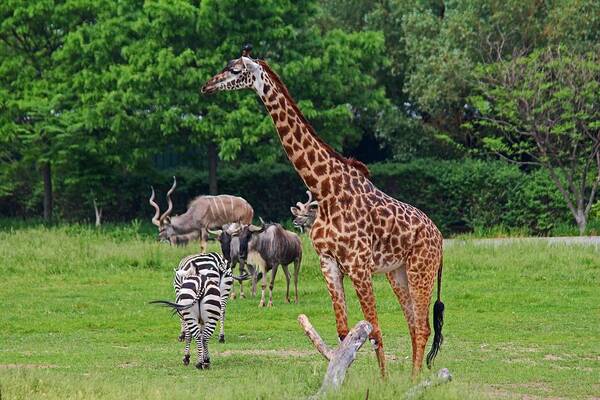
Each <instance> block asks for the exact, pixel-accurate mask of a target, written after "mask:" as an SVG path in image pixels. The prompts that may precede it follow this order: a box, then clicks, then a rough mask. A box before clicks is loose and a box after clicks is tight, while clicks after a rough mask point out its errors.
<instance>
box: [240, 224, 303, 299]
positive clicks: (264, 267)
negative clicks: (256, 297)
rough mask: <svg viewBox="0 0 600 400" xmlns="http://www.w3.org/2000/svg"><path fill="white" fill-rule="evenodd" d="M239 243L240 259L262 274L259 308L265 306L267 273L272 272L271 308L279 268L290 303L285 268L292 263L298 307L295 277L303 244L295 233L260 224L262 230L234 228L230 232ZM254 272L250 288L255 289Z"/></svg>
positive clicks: (251, 227) (248, 227)
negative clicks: (279, 268) (283, 274)
mask: <svg viewBox="0 0 600 400" xmlns="http://www.w3.org/2000/svg"><path fill="white" fill-rule="evenodd" d="M230 231H231V232H232V234H233V235H234V236H238V237H239V240H240V248H239V257H240V259H244V260H247V262H248V264H252V265H254V266H256V267H258V269H259V270H260V271H261V272H262V292H261V298H260V303H259V307H263V306H264V305H265V289H266V287H267V271H269V270H270V271H271V283H270V285H269V303H268V304H267V306H268V307H271V306H272V305H273V284H274V282H275V276H276V274H277V268H278V267H279V265H281V266H282V267H283V272H284V273H285V279H286V281H287V288H286V295H285V299H286V301H287V302H288V303H289V302H290V272H289V270H288V265H289V264H291V263H292V262H293V263H294V290H295V302H296V303H298V273H299V272H300V264H301V262H302V242H301V241H300V237H298V235H296V234H295V233H294V232H290V231H287V230H285V229H283V227H282V226H281V225H280V224H274V223H269V224H265V223H263V224H262V225H261V226H256V225H252V224H237V226H235V227H234V228H232V229H230ZM256 279H257V272H255V273H254V274H253V277H252V286H253V287H256Z"/></svg>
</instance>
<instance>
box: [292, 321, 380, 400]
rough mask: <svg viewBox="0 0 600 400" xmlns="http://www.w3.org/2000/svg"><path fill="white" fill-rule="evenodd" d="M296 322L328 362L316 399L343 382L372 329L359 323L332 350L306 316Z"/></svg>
mask: <svg viewBox="0 0 600 400" xmlns="http://www.w3.org/2000/svg"><path fill="white" fill-rule="evenodd" d="M298 322H299V323H300V325H301V326H302V328H303V329H304V332H305V333H306V336H308V338H309V339H310V340H311V342H312V343H313V344H314V345H315V347H316V348H317V350H318V351H319V353H321V354H322V355H323V357H325V359H326V360H328V361H329V366H328V367H327V373H326V374H325V378H324V379H323V384H322V385H321V389H319V392H318V393H317V397H318V396H320V395H322V394H324V393H325V392H327V391H328V390H331V389H338V388H339V387H340V386H341V385H342V383H343V382H344V378H345V377H346V370H347V369H348V368H349V367H350V365H351V364H352V362H353V361H354V359H355V358H356V353H357V352H358V350H359V349H360V348H361V347H362V345H363V344H364V343H365V341H366V340H367V339H368V337H369V334H370V333H371V331H372V330H373V327H372V326H371V324H369V323H368V322H367V321H360V322H359V323H357V324H356V325H355V326H354V328H352V329H351V330H350V333H348V336H346V338H345V339H344V340H343V341H342V343H340V345H339V347H338V348H337V349H335V350H333V349H331V348H330V347H329V346H327V345H326V344H325V342H324V341H323V339H321V336H320V335H319V334H318V333H317V331H316V330H315V328H314V327H313V326H312V324H311V323H310V321H309V320H308V317H307V316H306V315H304V314H301V315H300V316H298Z"/></svg>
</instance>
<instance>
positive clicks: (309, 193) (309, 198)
mask: <svg viewBox="0 0 600 400" xmlns="http://www.w3.org/2000/svg"><path fill="white" fill-rule="evenodd" d="M306 194H307V195H308V201H307V202H306V204H308V203H310V202H311V201H312V192H311V191H310V190H307V191H306Z"/></svg>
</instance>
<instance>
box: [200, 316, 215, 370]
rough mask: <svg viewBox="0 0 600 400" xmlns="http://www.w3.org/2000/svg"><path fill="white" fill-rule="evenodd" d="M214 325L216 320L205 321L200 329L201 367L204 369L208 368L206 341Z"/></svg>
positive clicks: (213, 329) (208, 358)
mask: <svg viewBox="0 0 600 400" xmlns="http://www.w3.org/2000/svg"><path fill="white" fill-rule="evenodd" d="M216 326H217V321H216V320H209V321H208V322H207V323H205V324H204V328H203V329H202V334H201V337H202V368H204V369H209V368H210V354H209V353H208V341H209V340H210V338H211V336H212V334H213V332H214V331H215V327H216Z"/></svg>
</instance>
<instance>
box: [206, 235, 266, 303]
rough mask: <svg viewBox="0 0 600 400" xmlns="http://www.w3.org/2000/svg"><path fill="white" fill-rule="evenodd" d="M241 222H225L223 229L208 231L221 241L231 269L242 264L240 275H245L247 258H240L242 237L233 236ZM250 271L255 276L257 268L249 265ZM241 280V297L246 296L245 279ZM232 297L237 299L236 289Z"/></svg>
mask: <svg viewBox="0 0 600 400" xmlns="http://www.w3.org/2000/svg"><path fill="white" fill-rule="evenodd" d="M238 226H239V224H237V223H233V224H225V225H223V229H218V230H211V229H209V230H208V232H209V233H212V234H213V235H215V236H216V239H217V240H218V241H219V243H220V245H221V252H222V253H223V257H224V258H225V259H226V260H227V261H228V262H229V265H230V266H231V270H232V271H233V269H234V268H235V266H236V265H237V264H238V263H239V264H240V277H243V276H244V275H245V273H246V271H245V266H246V260H245V259H244V258H240V238H239V237H238V236H233V235H232V233H233V231H237V227H238ZM248 271H249V272H250V275H251V276H254V272H255V269H254V267H253V266H252V265H248ZM238 281H239V282H240V297H241V298H243V297H246V296H245V295H244V285H243V280H242V279H238ZM255 290H256V288H255V287H253V290H252V296H254V295H255V293H256V292H255ZM231 298H232V299H235V290H234V291H233V292H232V293H231Z"/></svg>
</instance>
